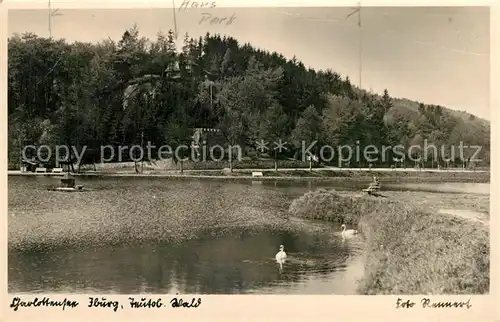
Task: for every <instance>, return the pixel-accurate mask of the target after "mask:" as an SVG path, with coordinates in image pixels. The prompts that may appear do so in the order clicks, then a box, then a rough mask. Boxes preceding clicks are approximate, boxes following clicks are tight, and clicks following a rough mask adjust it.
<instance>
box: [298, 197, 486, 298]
mask: <svg viewBox="0 0 500 322" xmlns="http://www.w3.org/2000/svg"><path fill="white" fill-rule="evenodd" d="M455 198H456V196H455ZM290 213H291V214H292V215H295V216H299V217H303V218H315V219H323V220H329V221H333V222H336V223H339V224H340V223H346V224H348V225H349V226H354V227H357V228H358V229H359V230H360V233H361V235H362V236H363V238H364V240H365V247H366V263H365V275H364V278H363V280H362V281H361V284H360V289H359V292H360V293H361V294H483V293H487V292H488V290H489V251H490V250H489V231H488V226H486V225H484V224H483V223H480V222H474V221H471V220H467V219H464V218H459V217H457V216H453V215H444V214H438V213H437V212H436V211H435V210H434V209H432V208H430V209H424V208H423V207H422V206H419V205H418V201H417V200H414V201H413V202H407V201H395V200H392V199H383V198H374V197H369V196H363V197H357V196H348V195H341V194H338V193H336V192H334V191H326V190H319V191H316V192H311V193H308V194H306V195H304V196H303V197H301V198H299V199H297V200H295V201H294V202H293V203H292V205H291V206H290Z"/></svg>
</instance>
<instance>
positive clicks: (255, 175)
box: [252, 172, 264, 178]
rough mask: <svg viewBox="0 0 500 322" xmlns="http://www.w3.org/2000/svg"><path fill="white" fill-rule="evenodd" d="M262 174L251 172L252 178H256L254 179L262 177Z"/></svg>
mask: <svg viewBox="0 0 500 322" xmlns="http://www.w3.org/2000/svg"><path fill="white" fill-rule="evenodd" d="M263 176H264V174H263V173H262V172H252V177H254V178H256V177H263Z"/></svg>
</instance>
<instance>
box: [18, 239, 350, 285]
mask: <svg viewBox="0 0 500 322" xmlns="http://www.w3.org/2000/svg"><path fill="white" fill-rule="evenodd" d="M280 244H285V245H287V248H286V249H287V250H288V258H287V261H286V262H284V263H283V267H282V270H281V271H280V269H279V267H278V266H277V265H276V261H275V259H274V258H273V254H274V251H275V249H276V245H280ZM349 256H352V255H350V251H349V248H348V247H346V245H342V244H341V243H340V241H339V240H338V239H335V238H331V236H324V235H307V234H279V233H276V232H271V231H269V232H262V233H258V234H248V233H242V232H237V231H235V232H233V233H231V234H230V235H226V236H223V237H220V238H217V239H213V238H211V237H209V236H206V237H203V238H200V239H196V240H191V241H188V242H186V243H182V244H172V243H162V244H157V245H152V244H149V243H147V244H140V245H119V246H108V247H101V248H91V249H81V248H59V249H57V250H51V251H41V252H40V251H36V252H33V251H29V250H27V251H23V252H9V264H10V265H9V291H16V292H37V291H38V292H54V293H57V292H68V291H70V292H87V293H89V292H90V293H94V292H96V293H113V292H119V293H141V292H142V293H175V292H182V293H211V294H213V293H224V294H231V293H249V292H255V291H258V290H259V289H261V288H264V289H265V288H269V287H272V288H273V289H278V290H277V291H278V292H279V289H281V290H286V289H290V288H293V287H299V289H300V293H310V294H313V293H314V294H317V293H318V292H319V293H321V292H326V293H330V294H331V293H334V292H341V293H342V291H343V290H342V288H341V285H337V284H336V283H335V282H332V281H328V278H329V276H330V275H331V274H332V273H334V272H336V271H339V270H342V269H344V268H345V267H346V263H345V261H346V259H347V258H348V257H349ZM310 278H313V279H316V280H318V279H319V280H324V281H325V282H326V283H327V284H328V285H329V288H325V289H324V290H323V291H319V290H317V289H315V288H314V287H312V286H311V285H310V284H308V279H310ZM351 286H352V285H351ZM345 292H348V293H349V292H354V287H350V288H348V289H346V290H345Z"/></svg>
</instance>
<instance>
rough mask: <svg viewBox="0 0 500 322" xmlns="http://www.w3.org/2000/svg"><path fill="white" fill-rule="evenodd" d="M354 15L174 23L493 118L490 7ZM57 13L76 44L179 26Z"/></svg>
mask: <svg viewBox="0 0 500 322" xmlns="http://www.w3.org/2000/svg"><path fill="white" fill-rule="evenodd" d="M181 3H182V2H181V1H179V4H178V7H179V6H180V4H181ZM53 9H56V8H53ZM352 10H353V8H348V7H325V8H301V7H295V8H284V7H283V8H204V9H200V8H198V9H193V8H187V9H186V10H180V9H179V8H177V11H176V15H175V20H176V23H177V30H178V33H179V34H182V35H183V34H184V33H186V32H187V33H188V34H189V35H190V36H191V37H199V36H203V35H205V34H206V33H207V32H210V33H211V34H213V33H219V34H221V35H228V36H231V37H234V38H236V39H238V41H239V42H240V43H246V42H249V43H251V44H252V45H253V46H255V47H258V48H261V49H266V50H269V51H271V52H272V51H276V52H279V53H281V54H283V55H284V56H285V57H287V58H292V57H293V56H294V55H295V56H296V57H297V59H298V60H300V61H302V62H303V63H304V64H305V65H306V66H308V67H311V68H314V69H328V68H329V69H332V70H333V71H336V72H338V73H339V74H341V75H343V76H344V77H345V76H349V78H350V80H351V82H352V83H353V84H356V85H359V83H360V77H359V75H360V70H361V87H363V88H365V89H367V90H372V91H373V92H377V93H381V92H383V90H384V89H385V88H387V90H388V91H389V94H390V95H391V96H392V97H398V98H408V99H412V100H417V101H420V102H424V103H427V104H439V105H442V106H445V107H448V108H452V109H456V110H464V111H467V112H469V113H472V114H474V115H476V116H479V117H482V118H485V119H488V120H489V119H490V111H489V110H490V108H489V104H490V90H489V89H490V84H489V83H490V79H489V73H490V62H489V52H490V44H489V43H490V41H489V20H490V18H489V10H488V8H487V7H362V8H361V28H360V27H359V26H358V16H357V14H354V15H352V16H350V17H349V18H347V16H348V15H349V13H350V12H352ZM48 13H49V11H48V10H47V9H35V10H10V11H9V35H12V34H13V33H24V32H33V33H36V34H38V35H39V36H42V37H48V36H49V23H48V21H49V18H48V17H49V14H48ZM57 14H58V15H54V16H53V17H52V18H51V31H52V36H53V37H54V38H65V39H67V40H68V41H70V42H73V41H85V42H96V41H100V40H103V39H107V38H111V39H113V40H119V39H120V38H121V36H122V34H123V32H124V31H125V30H126V29H128V28H131V27H132V26H133V25H134V23H135V24H137V26H138V28H139V32H140V35H141V36H144V37H147V38H151V39H154V38H156V34H157V33H158V31H160V30H161V31H163V32H166V31H168V30H169V29H174V15H173V9H172V8H165V9H162V8H154V9H95V10H92V9H60V10H59V11H58V12H57ZM204 14H205V17H208V15H211V17H219V18H224V17H226V20H225V21H224V22H222V23H219V24H217V23H214V24H211V23H210V22H209V21H208V20H207V19H206V20H205V21H201V20H202V19H203V17H204ZM231 17H233V18H232V19H231ZM228 21H231V23H230V24H226V23H227V22H228ZM181 38H182V37H179V41H181V40H182V39H181ZM360 40H361V41H360ZM360 52H361V59H360ZM360 62H361V63H360Z"/></svg>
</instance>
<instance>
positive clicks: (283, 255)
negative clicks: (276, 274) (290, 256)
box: [276, 245, 286, 263]
mask: <svg viewBox="0 0 500 322" xmlns="http://www.w3.org/2000/svg"><path fill="white" fill-rule="evenodd" d="M284 249H285V246H283V245H280V251H279V252H277V253H276V261H277V262H278V263H283V262H284V261H285V259H286V253H285V250H284Z"/></svg>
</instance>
